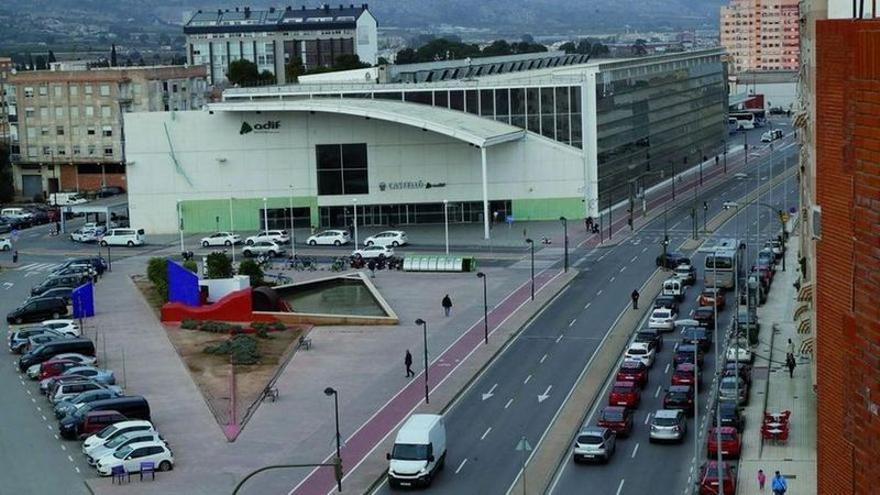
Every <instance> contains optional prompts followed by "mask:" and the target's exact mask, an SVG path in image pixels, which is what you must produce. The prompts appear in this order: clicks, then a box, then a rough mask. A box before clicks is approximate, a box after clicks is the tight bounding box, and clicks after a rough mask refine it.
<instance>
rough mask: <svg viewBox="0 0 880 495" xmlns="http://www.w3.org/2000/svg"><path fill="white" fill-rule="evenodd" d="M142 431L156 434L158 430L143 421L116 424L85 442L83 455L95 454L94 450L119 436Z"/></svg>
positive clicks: (135, 420) (136, 420) (151, 424)
mask: <svg viewBox="0 0 880 495" xmlns="http://www.w3.org/2000/svg"><path fill="white" fill-rule="evenodd" d="M140 431H149V432H154V431H156V430H155V429H154V428H153V423H151V422H149V421H145V420H142V419H134V420H129V421H121V422H119V423H114V424H112V425H110V426H108V427H106V428H104V429H103V430H101V431H99V432H98V433H95V434H94V435H91V436H90V437H88V438H86V439H85V440H83V444H82V452H83V454H89V453H90V452H93V451H94V449H96V448H98V447H101V446H103V445H104V444H106V443H107V442H109V441H111V440H113V439H114V438H117V437H118V436H119V435H124V434H126V433H134V432H140Z"/></svg>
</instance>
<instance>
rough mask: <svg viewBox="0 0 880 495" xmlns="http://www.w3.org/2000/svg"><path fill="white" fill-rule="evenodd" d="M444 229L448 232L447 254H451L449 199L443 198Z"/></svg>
mask: <svg viewBox="0 0 880 495" xmlns="http://www.w3.org/2000/svg"><path fill="white" fill-rule="evenodd" d="M443 230H444V233H445V234H446V255H447V256H449V201H448V200H445V199H444V200H443Z"/></svg>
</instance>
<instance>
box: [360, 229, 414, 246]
mask: <svg viewBox="0 0 880 495" xmlns="http://www.w3.org/2000/svg"><path fill="white" fill-rule="evenodd" d="M408 242H409V240H408V239H407V238H406V232H404V231H402V230H386V231H385V232H379V233H378V234H376V235H371V236H370V237H367V238H366V239H364V246H372V245H374V244H375V245H377V246H391V247H397V246H403V245H404V244H406V243H408Z"/></svg>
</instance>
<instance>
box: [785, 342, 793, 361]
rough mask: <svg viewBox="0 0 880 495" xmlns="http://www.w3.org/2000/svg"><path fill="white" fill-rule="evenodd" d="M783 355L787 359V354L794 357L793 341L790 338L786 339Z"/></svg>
mask: <svg viewBox="0 0 880 495" xmlns="http://www.w3.org/2000/svg"><path fill="white" fill-rule="evenodd" d="M785 356H786V359H788V356H791V357H794V342H792V341H791V339H788V344H785Z"/></svg>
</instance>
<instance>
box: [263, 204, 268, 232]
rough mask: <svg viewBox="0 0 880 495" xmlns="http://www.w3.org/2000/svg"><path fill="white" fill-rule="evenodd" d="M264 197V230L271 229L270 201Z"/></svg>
mask: <svg viewBox="0 0 880 495" xmlns="http://www.w3.org/2000/svg"><path fill="white" fill-rule="evenodd" d="M268 201H269V200H268V199H266V198H263V230H269V203H268Z"/></svg>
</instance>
